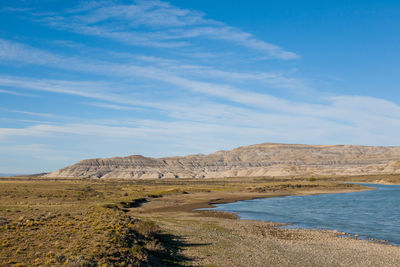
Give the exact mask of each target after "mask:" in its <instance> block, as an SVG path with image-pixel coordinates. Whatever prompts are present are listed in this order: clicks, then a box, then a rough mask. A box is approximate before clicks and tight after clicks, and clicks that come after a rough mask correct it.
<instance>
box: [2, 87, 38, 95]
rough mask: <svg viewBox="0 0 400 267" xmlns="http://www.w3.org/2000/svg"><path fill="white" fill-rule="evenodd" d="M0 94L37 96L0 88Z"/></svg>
mask: <svg viewBox="0 0 400 267" xmlns="http://www.w3.org/2000/svg"><path fill="white" fill-rule="evenodd" d="M0 94H8V95H16V96H27V97H38V96H37V95H33V94H27V93H21V92H17V91H10V90H3V89H0Z"/></svg>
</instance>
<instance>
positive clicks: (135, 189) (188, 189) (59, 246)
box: [0, 175, 400, 266]
mask: <svg viewBox="0 0 400 267" xmlns="http://www.w3.org/2000/svg"><path fill="white" fill-rule="evenodd" d="M343 181H346V182H349V181H359V182H361V181H362V182H380V183H397V184H398V183H400V176H399V175H385V176H358V177H357V176H353V177H339V176H337V177H318V178H313V179H310V178H308V177H280V178H271V177H270V178H258V177H252V178H243V177H242V178H241V177H237V178H223V179H222V178H221V179H148V180H137V179H134V180H132V179H130V180H126V179H125V180H123V179H78V178H75V179H70V178H68V179H67V178H64V179H63V178H57V179H51V178H39V177H16V178H2V179H1V180H0V185H1V186H0V203H1V204H0V223H1V232H0V233H1V234H0V239H1V240H0V241H1V243H0V245H1V250H0V251H1V253H0V265H1V266H57V265H66V266H129V265H131V266H250V265H249V263H250V262H251V266H396V264H398V262H400V248H399V247H397V246H393V245H387V244H384V243H382V242H380V241H365V240H356V239H353V238H351V237H349V236H347V237H346V236H343V234H344V233H339V232H333V231H316V230H295V229H290V230H289V229H281V228H277V227H276V226H278V225H276V224H272V223H268V222H256V221H246V220H238V219H237V218H236V216H235V215H233V214H229V213H220V212H212V211H193V209H197V208H202V207H208V206H210V205H211V204H213V203H224V202H232V201H236V200H242V199H252V198H261V197H274V196H282V195H294V194H295V195H302V194H321V193H337V192H349V191H357V190H366V188H364V187H361V186H358V185H353V184H344V183H343Z"/></svg>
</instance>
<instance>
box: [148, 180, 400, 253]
mask: <svg viewBox="0 0 400 267" xmlns="http://www.w3.org/2000/svg"><path fill="white" fill-rule="evenodd" d="M351 183H353V182H351ZM354 183H360V184H377V183H373V182H369V183H367V182H354ZM382 185H387V184H382ZM361 186H363V185H361ZM363 187H364V186H363ZM373 190H376V188H374V187H365V188H358V189H357V190H348V189H347V190H345V189H341V190H315V191H313V192H307V191H300V192H292V193H283V192H278V193H266V194H265V193H264V194H250V195H249V194H239V193H233V194H235V195H232V196H228V197H227V196H224V197H221V198H216V199H215V198H210V197H209V199H208V200H203V201H199V202H195V203H190V204H182V205H178V206H169V207H163V208H161V207H160V208H154V209H151V208H150V209H146V210H145V211H140V213H154V212H188V213H191V214H194V215H195V216H204V217H216V218H229V219H236V220H241V221H252V222H264V223H268V224H274V225H275V226H274V227H281V226H286V225H287V226H288V225H293V223H284V222H272V221H268V220H255V219H242V218H240V216H239V215H238V214H236V213H234V212H228V211H221V210H215V208H216V207H217V206H216V205H219V204H228V203H235V202H239V201H246V200H254V199H266V198H272V197H287V196H311V195H322V194H343V193H354V192H363V191H373ZM238 194H239V195H238ZM160 200H161V199H160ZM148 203H151V201H150V202H148ZM285 229H287V230H289V231H297V230H308V231H318V232H327V231H328V232H331V233H334V234H338V235H339V236H342V237H344V238H351V239H353V240H364V241H367V242H371V243H376V244H383V245H387V246H395V247H400V245H397V244H395V243H393V242H390V241H388V240H382V239H377V238H373V237H367V236H365V238H359V237H360V235H359V234H357V233H348V232H343V231H340V230H338V229H327V228H320V227H310V228H308V227H299V226H296V228H285Z"/></svg>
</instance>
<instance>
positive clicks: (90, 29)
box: [37, 0, 299, 60]
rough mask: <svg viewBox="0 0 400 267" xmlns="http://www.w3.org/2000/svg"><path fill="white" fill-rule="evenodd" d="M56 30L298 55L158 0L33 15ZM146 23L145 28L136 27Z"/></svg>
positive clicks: (139, 41)
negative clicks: (205, 42) (208, 43)
mask: <svg viewBox="0 0 400 267" xmlns="http://www.w3.org/2000/svg"><path fill="white" fill-rule="evenodd" d="M37 20H38V21H40V22H42V23H46V24H47V25H50V26H52V27H54V28H57V29H60V30H69V31H73V32H75V33H78V34H86V35H92V36H98V37H102V38H108V39H112V40H115V41H118V42H122V43H126V44H130V45H135V46H153V47H158V48H177V47H189V46H193V45H195V42H194V40H193V39H196V38H201V39H209V40H214V41H224V42H227V43H232V44H235V45H238V46H241V47H245V48H248V49H251V50H254V51H257V52H259V53H260V54H261V55H263V56H264V57H265V56H266V57H268V58H276V59H283V60H290V59H296V58H298V57H299V56H298V55H297V54H296V53H294V52H290V51H286V50H284V49H283V48H281V47H279V46H278V45H275V44H271V43H268V42H265V41H263V40H260V39H257V38H256V37H254V36H253V35H252V34H250V33H247V32H244V31H242V30H240V29H237V28H235V27H232V26H228V25H226V24H224V23H222V22H219V21H215V20H211V19H207V18H206V17H205V15H204V14H202V13H200V12H197V11H193V10H189V9H181V8H178V7H175V6H172V5H171V4H169V3H166V2H161V1H153V0H151V1H136V2H135V3H132V4H130V5H124V4H116V3H112V2H111V3H110V2H108V3H107V2H97V3H95V4H91V5H85V6H84V7H82V8H77V9H75V10H74V9H70V10H68V11H67V12H64V13H62V14H54V15H50V16H42V17H41V18H38V19H37ZM141 27H146V31H140V30H139V29H140V28H141Z"/></svg>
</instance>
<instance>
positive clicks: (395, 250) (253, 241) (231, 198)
mask: <svg viewBox="0 0 400 267" xmlns="http://www.w3.org/2000/svg"><path fill="white" fill-rule="evenodd" d="M370 190H375V189H373V188H362V187H360V188H347V189H335V190H333V189H330V190H295V191H293V192H274V193H263V194H260V193H243V192H241V193H240V192H239V193H234V192H229V193H226V192H208V193H192V194H189V195H187V196H186V195H184V196H182V195H180V196H179V195H178V196H177V195H174V196H165V198H164V197H162V198H156V199H153V200H151V201H150V202H147V203H144V204H143V206H142V207H139V208H135V209H134V210H136V211H135V212H132V215H134V216H137V217H139V218H142V219H149V220H152V221H154V222H156V223H157V224H159V225H160V227H161V228H162V229H163V231H164V232H166V233H168V234H172V235H179V236H181V237H182V240H184V242H185V243H184V245H183V247H182V250H181V251H182V255H183V256H184V257H187V258H190V259H192V261H193V263H195V264H193V266H207V265H214V266H249V265H248V264H249V263H250V262H251V265H252V266H360V267H361V266H363V267H364V266H398V262H400V247H399V246H397V245H394V244H390V243H386V242H382V241H381V240H376V239H375V240H373V239H372V240H364V239H360V238H357V237H355V236H352V235H350V234H348V233H345V232H340V231H337V230H336V231H335V230H326V229H315V228H314V229H308V228H307V229H306V228H297V229H287V228H281V227H280V226H284V225H288V224H285V223H275V222H268V221H261V220H246V219H240V218H238V216H237V215H236V214H234V213H229V212H224V211H215V210H212V209H211V210H195V209H198V208H212V207H213V205H215V204H223V203H232V202H235V201H241V200H250V199H256V198H269V197H283V196H290V195H299V196H305V195H316V194H336V193H350V192H358V191H370ZM217 195H219V196H220V197H216V196H217ZM163 198H164V199H163ZM163 202H164V203H163ZM185 244H186V245H185ZM191 266H192V265H191Z"/></svg>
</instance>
